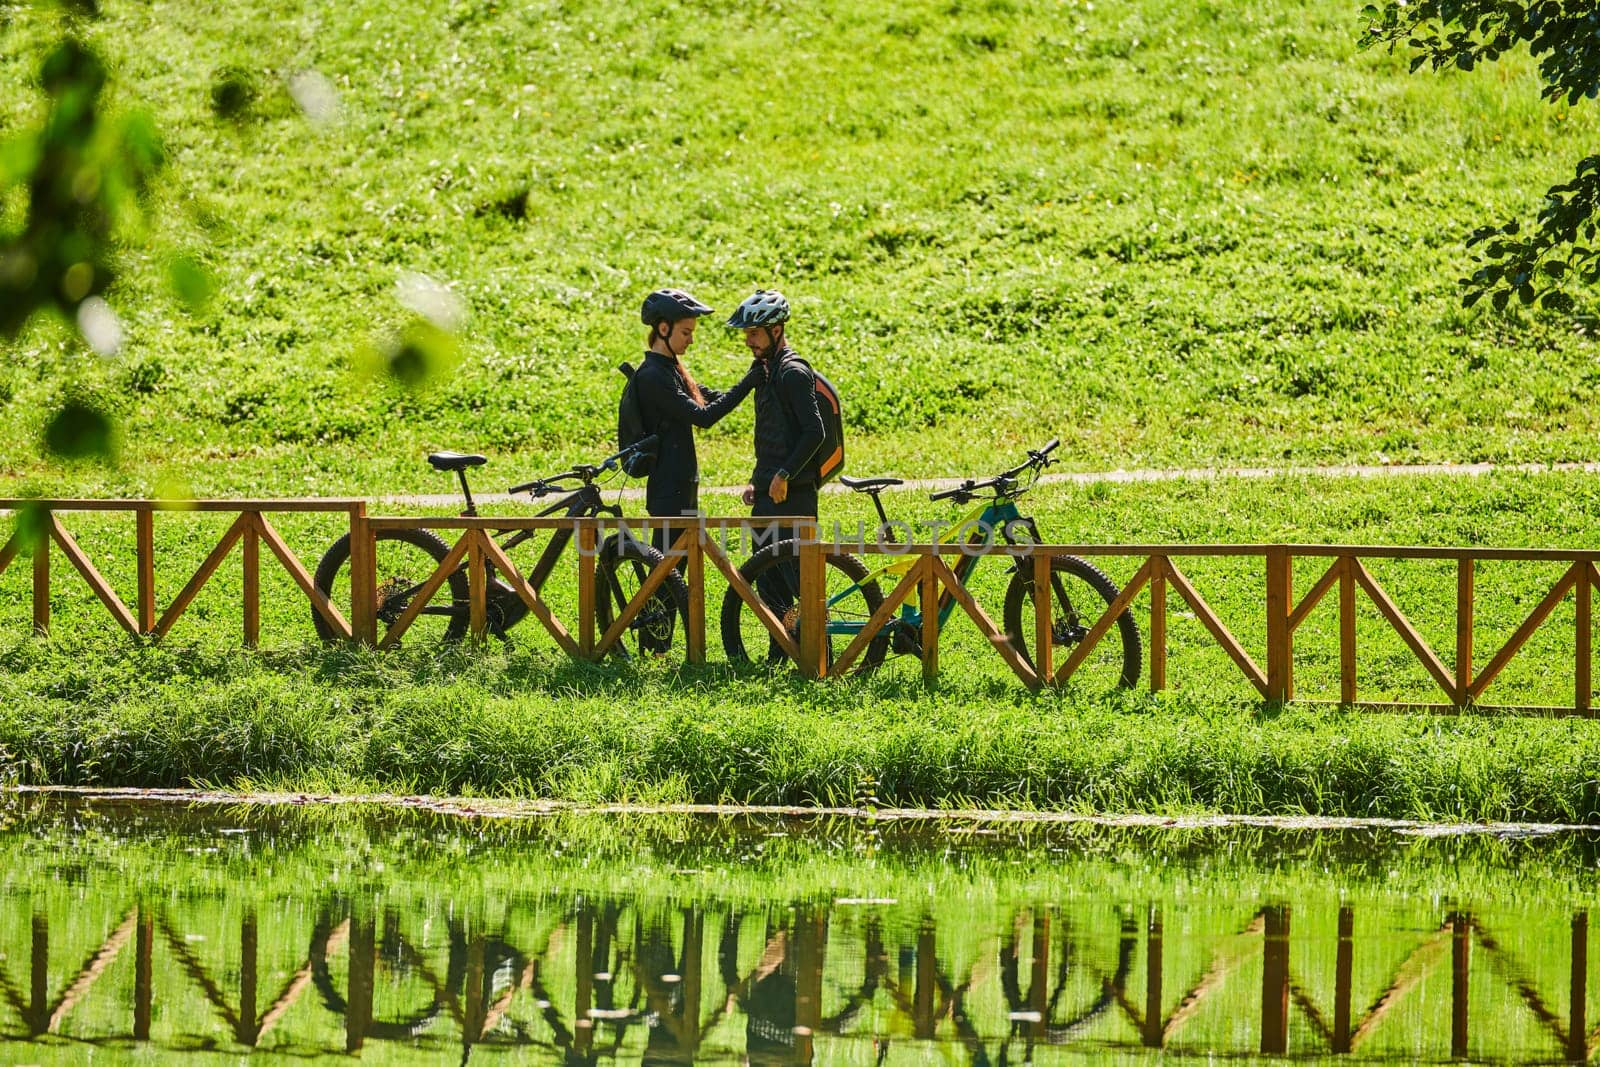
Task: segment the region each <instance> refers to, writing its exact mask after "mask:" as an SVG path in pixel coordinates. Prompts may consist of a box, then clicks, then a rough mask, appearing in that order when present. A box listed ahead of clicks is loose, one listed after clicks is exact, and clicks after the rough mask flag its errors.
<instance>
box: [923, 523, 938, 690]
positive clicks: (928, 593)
mask: <svg viewBox="0 0 1600 1067" xmlns="http://www.w3.org/2000/svg"><path fill="white" fill-rule="evenodd" d="M936 559H938V557H937V556H935V555H931V554H930V555H927V556H924V557H923V565H922V581H921V584H920V586H919V589H920V591H921V605H922V680H923V681H924V682H932V681H934V680H935V679H937V678H938V677H939V580H938V578H937V577H936V576H935V574H934V570H933V562H934V560H936Z"/></svg>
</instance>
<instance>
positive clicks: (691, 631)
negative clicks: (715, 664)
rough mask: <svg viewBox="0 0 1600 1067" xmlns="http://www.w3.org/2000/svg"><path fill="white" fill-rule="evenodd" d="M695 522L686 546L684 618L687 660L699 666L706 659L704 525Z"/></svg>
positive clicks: (699, 521) (702, 522)
mask: <svg viewBox="0 0 1600 1067" xmlns="http://www.w3.org/2000/svg"><path fill="white" fill-rule="evenodd" d="M696 523H697V525H696V527H695V533H694V540H692V541H690V542H689V544H688V546H687V548H688V551H689V556H688V559H687V560H686V561H685V563H686V566H685V567H684V571H685V574H684V577H685V579H686V580H687V581H688V583H689V618H688V619H686V620H685V624H686V626H687V628H688V634H687V635H686V636H687V638H688V642H689V662H690V663H693V664H695V665H696V666H699V665H702V664H704V663H705V661H706V557H705V549H704V545H705V536H706V526H705V522H704V521H702V520H696Z"/></svg>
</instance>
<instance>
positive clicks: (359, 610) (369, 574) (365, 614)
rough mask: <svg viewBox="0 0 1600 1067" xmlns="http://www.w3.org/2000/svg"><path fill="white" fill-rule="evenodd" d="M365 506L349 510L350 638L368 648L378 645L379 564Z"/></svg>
mask: <svg viewBox="0 0 1600 1067" xmlns="http://www.w3.org/2000/svg"><path fill="white" fill-rule="evenodd" d="M372 538H373V534H372V527H370V526H368V525H367V509H366V505H361V506H360V507H353V508H351V509H350V637H351V640H353V641H355V642H356V643H358V644H361V645H365V646H367V647H369V648H370V647H371V646H373V645H375V644H377V643H378V562H377V545H376V543H375V542H374V541H373V539H372Z"/></svg>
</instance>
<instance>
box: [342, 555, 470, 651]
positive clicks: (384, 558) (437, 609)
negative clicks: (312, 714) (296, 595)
mask: <svg viewBox="0 0 1600 1067" xmlns="http://www.w3.org/2000/svg"><path fill="white" fill-rule="evenodd" d="M374 551H375V553H376V557H377V558H376V561H375V562H376V564H377V569H376V572H375V573H376V576H377V586H378V590H377V591H378V639H379V640H380V641H381V640H382V639H383V631H384V627H385V626H387V625H389V624H390V623H393V622H394V621H395V620H396V619H398V618H399V617H400V616H401V615H402V614H404V612H405V610H406V608H408V607H410V606H411V601H412V599H413V598H414V597H415V596H416V594H417V592H418V590H419V589H420V588H421V586H422V584H423V583H424V582H426V581H427V580H428V577H429V576H430V575H431V574H433V572H434V571H435V570H437V569H438V567H439V564H440V563H441V562H443V561H444V558H445V557H446V556H447V555H449V554H450V546H448V545H446V544H445V543H444V542H443V541H441V540H440V539H439V538H438V537H436V536H434V535H433V534H432V533H429V532H428V531H427V530H379V531H377V535H376V538H375V545H374ZM312 582H313V584H315V585H316V587H317V588H318V589H320V590H322V592H323V593H325V594H326V595H327V597H328V599H330V600H332V601H333V603H334V606H336V607H337V608H338V609H339V610H340V611H348V610H349V608H350V535H349V534H345V535H344V536H342V537H340V538H339V539H338V540H337V541H335V542H334V543H333V544H332V545H330V546H329V547H328V551H326V552H324V553H323V554H322V559H321V560H319V561H318V563H317V571H316V574H315V575H314V576H313V578H312ZM468 597H469V592H468V586H467V572H466V568H464V567H457V568H456V569H455V570H454V571H452V572H451V574H450V577H449V578H447V579H446V580H445V584H444V585H443V586H441V587H440V589H439V591H438V592H437V593H435V594H434V595H433V597H432V598H431V599H430V600H429V601H428V604H427V606H426V607H424V608H423V609H422V614H421V615H419V616H417V619H416V621H415V622H413V623H412V624H411V626H410V628H409V629H407V630H406V637H407V638H408V639H410V640H412V641H420V642H423V643H426V642H429V641H434V642H443V641H459V640H461V638H463V637H465V636H466V634H467V625H468V621H469V620H468V604H469V600H468ZM311 622H312V624H313V625H315V626H316V628H317V636H318V637H320V638H322V639H323V640H324V641H332V640H333V639H335V638H336V637H338V636H339V635H338V634H336V633H335V632H334V631H333V628H332V627H331V626H329V625H328V622H327V620H326V619H324V618H323V617H322V615H321V614H320V613H319V612H317V611H316V609H314V608H313V609H312V611H311Z"/></svg>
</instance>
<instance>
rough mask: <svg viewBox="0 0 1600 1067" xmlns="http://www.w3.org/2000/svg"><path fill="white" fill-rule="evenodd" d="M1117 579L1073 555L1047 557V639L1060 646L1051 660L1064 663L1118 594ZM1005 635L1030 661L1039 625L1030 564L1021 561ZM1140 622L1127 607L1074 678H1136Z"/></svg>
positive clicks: (1107, 681)
mask: <svg viewBox="0 0 1600 1067" xmlns="http://www.w3.org/2000/svg"><path fill="white" fill-rule="evenodd" d="M1118 592H1119V590H1118V589H1117V583H1115V582H1113V581H1112V580H1111V579H1110V578H1108V577H1106V575H1105V574H1104V573H1103V572H1102V571H1101V570H1100V569H1099V568H1098V567H1096V566H1095V565H1094V564H1092V563H1090V562H1089V561H1088V560H1083V559H1079V558H1078V557H1076V556H1053V557H1051V560H1050V641H1051V644H1052V645H1054V646H1055V648H1056V649H1057V650H1058V651H1057V652H1056V653H1055V663H1056V664H1057V665H1058V666H1059V665H1060V664H1062V663H1065V662H1066V659H1067V657H1068V656H1070V655H1072V654H1073V653H1074V652H1075V651H1076V650H1077V647H1078V645H1080V644H1081V643H1082V642H1083V639H1084V637H1086V636H1087V635H1088V633H1089V630H1090V629H1091V628H1092V627H1093V626H1094V624H1095V623H1096V622H1098V621H1099V620H1100V616H1101V615H1103V614H1104V613H1105V610H1106V608H1108V607H1110V606H1111V603H1112V602H1113V601H1115V600H1116V599H1117V594H1118ZM1005 617H1006V636H1008V637H1009V638H1010V639H1011V643H1012V644H1013V645H1014V646H1015V647H1016V648H1017V650H1018V651H1019V652H1021V653H1022V658H1023V659H1025V660H1027V661H1028V664H1029V665H1030V666H1031V665H1032V664H1033V663H1034V662H1035V660H1034V655H1033V646H1034V644H1035V635H1036V634H1037V632H1038V631H1037V628H1036V624H1035V615H1034V588H1033V564H1032V561H1031V560H1019V561H1018V567H1017V572H1016V573H1015V574H1013V575H1012V576H1011V584H1010V585H1009V586H1007V587H1006V616H1005ZM1139 659H1140V650H1139V627H1138V625H1137V624H1136V623H1135V622H1134V621H1133V614H1132V613H1131V612H1129V611H1127V610H1126V609H1124V610H1123V612H1122V614H1120V615H1118V616H1117V621H1116V623H1115V625H1113V626H1112V627H1111V628H1110V629H1109V630H1107V631H1106V633H1105V635H1104V636H1103V637H1101V638H1100V640H1099V642H1098V643H1097V644H1096V645H1095V646H1094V648H1093V649H1092V650H1091V651H1090V653H1089V655H1088V657H1087V658H1086V659H1085V660H1084V661H1083V663H1082V664H1081V665H1080V666H1079V667H1078V669H1077V670H1075V671H1074V672H1073V674H1072V678H1073V681H1075V682H1078V683H1079V684H1082V685H1086V686H1089V687H1092V688H1097V689H1110V688H1113V687H1115V686H1131V685H1134V684H1135V683H1137V682H1138V681H1139Z"/></svg>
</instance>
